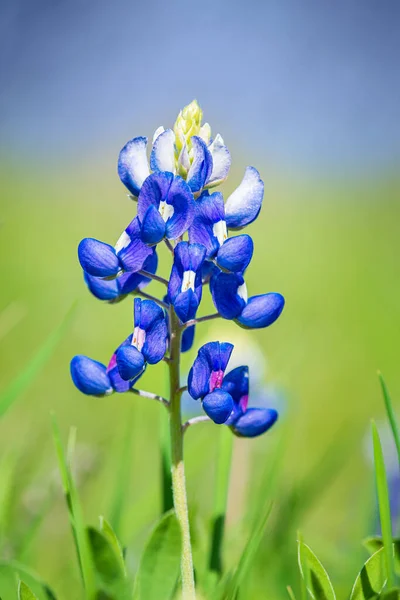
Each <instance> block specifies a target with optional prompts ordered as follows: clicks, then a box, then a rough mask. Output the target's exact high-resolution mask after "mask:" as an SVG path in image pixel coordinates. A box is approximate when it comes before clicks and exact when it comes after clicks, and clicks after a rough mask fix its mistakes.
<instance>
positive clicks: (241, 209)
mask: <svg viewBox="0 0 400 600" xmlns="http://www.w3.org/2000/svg"><path fill="white" fill-rule="evenodd" d="M263 196H264V182H263V181H262V180H261V179H260V174H259V172H258V171H257V169H255V168H254V167H247V169H246V172H245V174H244V177H243V180H242V183H241V184H240V185H239V187H238V188H236V190H235V191H234V192H233V193H232V194H231V195H230V196H229V198H228V199H227V201H226V204H225V217H226V224H227V225H228V227H229V228H230V229H242V227H245V226H246V225H249V224H250V223H252V222H253V221H254V220H255V219H256V218H257V217H258V214H259V212H260V210H261V204H262V200H263Z"/></svg>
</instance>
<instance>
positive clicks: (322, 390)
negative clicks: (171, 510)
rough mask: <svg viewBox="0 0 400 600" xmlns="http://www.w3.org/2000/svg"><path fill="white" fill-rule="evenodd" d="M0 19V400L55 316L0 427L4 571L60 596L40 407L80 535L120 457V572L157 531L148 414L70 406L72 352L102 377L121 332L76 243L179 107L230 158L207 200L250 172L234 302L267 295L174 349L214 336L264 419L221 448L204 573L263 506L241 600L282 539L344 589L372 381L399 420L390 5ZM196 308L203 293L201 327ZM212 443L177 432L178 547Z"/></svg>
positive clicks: (120, 211) (109, 503) (46, 11)
mask: <svg viewBox="0 0 400 600" xmlns="http://www.w3.org/2000/svg"><path fill="white" fill-rule="evenodd" d="M0 15H1V19H0V33H1V35H0V74H1V90H0V127H1V139H0V156H1V166H0V183H1V186H0V195H1V229H0V271H1V282H2V283H1V299H0V309H1V312H0V352H1V366H2V368H1V373H0V385H1V388H2V389H3V390H6V389H7V386H8V385H9V384H10V383H11V382H12V381H13V380H14V378H15V377H16V376H17V375H18V373H20V372H21V370H22V369H23V368H24V365H26V364H27V363H28V361H29V360H30V359H31V358H32V357H33V356H35V353H36V352H37V350H38V348H39V347H40V346H41V345H42V344H43V342H44V341H45V340H46V338H47V337H48V336H49V335H50V333H51V332H52V331H53V330H54V328H56V327H57V326H58V324H59V323H60V322H61V320H62V319H63V317H64V315H65V314H66V312H67V311H68V309H69V308H70V306H71V305H72V303H73V302H74V301H76V300H77V309H76V313H75V316H74V318H73V320H72V324H71V326H70V327H69V328H68V330H67V331H66V333H65V335H64V336H63V338H62V340H61V342H60V343H59V344H58V346H57V348H56V350H55V352H54V354H53V356H52V357H51V359H50V360H49V361H48V362H47V363H46V365H45V367H44V368H43V369H42V371H41V373H40V375H39V376H38V377H37V378H36V379H35V381H34V383H33V384H32V385H31V386H30V387H29V389H28V390H27V391H26V392H24V393H23V394H22V395H21V396H20V397H19V399H18V403H16V404H15V405H14V406H13V407H12V409H11V410H9V411H8V412H7V413H6V414H5V415H4V417H3V418H2V421H1V423H0V428H1V435H0V453H1V457H2V459H1V460H2V462H1V465H2V466H1V469H0V471H1V473H2V475H1V479H2V486H1V490H0V500H1V501H0V508H1V510H0V549H1V555H2V558H3V559H5V558H13V559H17V560H23V561H24V562H25V563H27V564H28V565H29V566H30V567H31V568H33V569H35V570H36V571H38V572H39V573H40V574H41V576H42V577H43V578H44V579H46V580H47V581H49V582H50V583H51V584H52V585H53V587H54V588H55V589H56V591H57V592H58V593H59V597H60V598H61V599H71V598H73V599H75V598H80V597H81V589H80V584H79V573H78V570H77V567H76V563H75V562H74V549H73V542H72V538H71V535H70V530H69V523H68V517H67V512H66V509H65V507H64V501H63V498H62V495H61V492H60V490H59V488H58V486H57V483H55V482H57V473H56V458H55V452H54V449H53V443H52V439H51V428H50V412H51V411H54V412H55V414H56V417H57V420H58V422H59V424H60V427H61V430H62V433H63V436H64V437H66V436H67V432H68V430H69V428H70V426H76V427H77V432H78V442H79V444H78V467H77V479H78V482H79V490H80V493H81V497H82V502H83V505H84V511H85V516H86V519H87V521H88V522H90V523H94V522H96V519H97V516H98V515H100V514H105V515H109V514H110V512H113V511H115V506H114V504H113V503H114V498H115V494H114V489H115V485H116V482H117V481H118V477H119V473H120V468H121V463H123V460H124V459H125V460H128V461H129V462H128V464H129V471H130V477H129V478H127V481H126V492H125V494H124V498H125V501H124V506H123V511H122V515H121V519H120V523H119V524H118V529H119V533H120V536H121V538H122V541H123V543H124V544H125V545H127V546H128V556H129V561H130V564H131V566H132V569H134V568H135V565H136V564H137V560H138V556H139V553H140V550H141V548H142V546H143V540H144V539H145V536H146V534H147V532H148V529H149V527H150V526H151V524H152V523H153V522H154V520H155V519H156V518H157V516H158V515H159V512H160V502H161V500H160V461H159V442H158V439H159V431H160V426H162V422H161V421H162V416H163V415H161V412H162V409H161V407H158V406H157V405H155V406H153V405H152V404H151V403H150V402H146V401H144V400H142V399H139V398H137V399H135V397H132V398H130V397H129V398H125V397H116V396H112V397H109V398H106V399H94V398H87V397H84V396H82V395H80V394H79V393H78V392H77V391H76V390H75V389H74V387H73V385H72V383H71V381H70V377H69V368H68V364H69V360H70V358H71V357H72V356H73V355H74V354H76V353H83V354H87V355H89V356H93V357H94V358H96V359H98V360H101V361H103V362H106V361H107V360H108V358H109V356H110V355H111V353H112V351H113V350H114V348H115V347H116V346H117V345H118V344H119V343H120V341H121V340H122V339H124V338H125V337H126V335H127V334H128V333H129V332H130V330H131V318H132V315H131V312H132V304H131V302H130V301H129V300H125V301H124V302H123V303H121V304H118V305H115V306H108V305H106V304H102V303H100V302H98V301H96V300H95V299H94V298H93V297H91V296H90V294H89V292H88V291H87V290H86V288H85V286H84V283H83V280H82V274H81V271H80V267H79V265H78V261H77V255H76V248H77V245H78V243H79V241H80V239H81V238H82V237H86V236H92V237H96V238H98V239H102V240H107V241H109V242H110V243H114V241H115V240H116V239H117V238H118V236H119V234H120V232H121V231H122V230H123V229H124V227H125V226H126V224H127V223H128V222H129V221H130V220H131V219H132V218H133V216H134V210H135V209H134V206H133V205H132V203H131V202H130V200H129V199H128V198H127V197H126V190H125V189H124V188H123V186H122V184H121V183H120V182H119V179H118V176H117V174H116V160H117V156H118V152H119V150H120V148H121V147H122V146H123V145H124V144H125V142H126V141H127V140H128V139H130V138H131V137H134V136H135V135H148V136H151V135H152V133H153V131H154V130H155V129H156V127H158V126H159V125H161V124H163V125H164V126H170V125H172V123H173V122H174V120H175V118H176V115H177V112H178V110H179V109H180V108H182V107H183V106H184V105H185V104H187V103H188V102H190V101H191V100H192V99H193V98H197V99H198V101H199V103H200V104H201V106H202V108H203V110H204V115H205V120H206V121H208V122H209V123H210V124H211V127H212V129H213V132H214V133H217V132H220V133H221V134H222V135H223V137H224V139H225V141H226V143H227V144H228V146H229V148H230V151H231V154H232V157H233V168H232V170H231V173H230V177H229V179H228V181H227V182H226V184H225V185H224V191H226V193H229V192H230V191H232V190H233V189H234V188H235V187H236V186H237V185H238V183H239V182H240V180H241V177H242V174H243V171H244V168H245V167H246V166H247V165H248V164H253V165H254V166H256V167H257V168H258V169H259V170H260V172H261V175H262V177H263V179H264V180H265V184H266V193H265V200H264V207H263V210H262V213H261V216H260V218H259V219H258V220H257V222H256V223H254V224H253V225H252V226H251V229H250V230H249V233H250V234H251V235H252V236H253V239H254V241H255V248H256V252H255V256H254V259H253V261H252V264H251V266H250V268H249V270H248V275H247V285H248V289H249V292H250V294H252V295H254V294H257V293H262V292H264V291H279V292H281V293H282V294H284V296H285V298H286V308H285V311H284V313H283V315H282V317H281V318H280V320H279V321H278V322H277V323H276V324H274V325H273V326H272V327H271V328H270V329H266V330H262V331H258V332H256V333H253V334H248V333H246V332H243V331H241V330H238V329H236V326H235V325H234V324H232V323H228V322H222V323H219V324H218V325H216V324H215V323H213V324H212V325H209V326H208V325H206V324H204V325H203V326H202V328H201V329H200V328H199V330H198V332H197V338H196V346H195V348H196V347H197V345H200V344H201V343H202V342H204V341H206V340H208V339H210V338H213V339H216V337H215V336H217V335H218V336H219V337H225V339H227V340H230V339H232V340H234V341H235V342H236V346H237V348H236V353H237V356H236V360H243V361H247V360H250V364H251V367H252V369H253V371H254V373H253V374H254V376H255V378H256V382H257V385H256V386H254V390H255V393H254V395H253V402H254V403H256V402H261V403H262V402H270V404H273V405H274V406H278V407H279V409H280V411H281V419H280V421H279V422H278V424H277V425H276V426H275V427H274V429H273V430H272V431H271V432H270V433H269V434H267V435H265V436H264V437H262V438H260V439H257V440H253V441H251V440H250V441H246V440H236V442H235V449H234V462H233V471H232V481H231V489H230V496H229V512H228V531H227V536H228V543H227V558H226V562H227V565H228V566H232V565H234V564H235V561H237V557H238V556H239V555H240V551H241V549H242V548H243V545H244V541H245V539H246V536H247V534H248V530H249V519H250V516H249V515H251V514H252V511H253V512H254V510H255V507H256V506H258V504H259V503H260V502H261V503H262V501H263V499H264V496H265V497H266V499H267V497H269V495H271V496H272V497H273V498H274V510H273V514H272V516H271V519H270V522H269V524H268V528H267V530H266V533H265V538H264V540H263V543H262V547H261V549H260V551H259V553H258V555H257V560H256V561H255V564H254V567H253V573H252V577H251V579H250V581H249V582H248V584H247V588H246V591H245V593H244V594H243V598H277V599H280V598H285V594H286V591H285V586H286V585H287V584H291V585H293V587H294V588H296V586H297V574H296V530H297V529H301V531H302V533H303V535H304V537H305V539H306V541H307V542H308V543H309V544H310V546H311V547H312V548H313V549H314V550H315V551H316V553H317V554H318V556H319V557H320V558H321V559H322V560H323V562H324V563H325V565H326V567H327V568H328V570H329V572H330V573H331V575H332V579H333V581H334V583H335V584H336V585H337V588H338V590H339V592H338V593H339V595H340V597H345V595H346V593H348V591H349V588H350V587H351V583H352V581H353V580H354V578H355V575H356V572H357V570H358V569H359V568H360V566H361V564H362V562H363V559H364V558H365V556H366V553H365V551H364V550H363V548H362V546H361V539H362V538H363V537H365V536H366V535H368V534H371V533H374V532H375V530H376V518H375V509H374V503H375V497H374V491H373V472H372V468H371V464H370V459H369V458H368V456H369V453H368V442H367V441H366V437H367V436H368V428H369V422H370V418H371V417H375V418H377V419H378V421H379V420H380V419H382V418H383V414H384V411H383V403H382V400H381V395H380V390H379V386H378V382H377V377H376V370H377V369H378V368H379V369H381V370H382V371H383V373H384V375H385V377H386V380H387V382H388V384H389V387H390V389H391V393H392V396H393V398H394V401H395V403H397V406H398V399H399V398H400V375H399V350H398V349H399V334H400V308H399V298H400V266H399V265H400V263H399V250H400V219H399V217H400V210H399V198H400V194H399V192H400V180H399V175H398V172H399V171H398V167H399V165H400V124H399V123H400V118H399V117H400V115H399V106H400V76H399V52H400V47H399V46H400V42H399V36H398V32H399V27H400V5H399V3H398V2H397V1H396V0H386V1H385V2H375V1H373V0H337V1H336V2H330V1H328V0H323V1H319V0H302V1H301V2H299V1H296V0H284V1H281V0H268V1H266V2H261V0H260V1H255V0H248V1H244V0H233V1H229V0H203V1H202V2H201V3H197V2H193V3H188V2H184V1H181V0H171V1H169V2H162V1H161V0H153V2H138V1H128V0H121V1H119V2H108V1H106V0H96V1H93V0H70V1H69V2H65V1H63V0H52V1H49V0H37V1H36V2H30V1H28V0H3V1H2V3H1V8H0ZM167 260H168V257H167V256H164V257H163V258H162V260H161V267H160V272H162V273H164V274H165V275H168V262H167ZM152 286H153V291H155V292H156V291H160V290H158V289H157V285H156V284H152ZM211 309H212V306H211V301H210V299H209V298H208V296H206V298H205V300H204V302H203V308H202V311H203V314H206V313H207V312H208V311H209V310H211ZM195 348H194V349H193V352H192V353H190V355H188V356H185V357H184V370H186V371H187V370H188V368H189V367H190V364H191V360H193V356H194V354H195ZM238 357H239V358H238ZM165 377H166V372H165V369H164V367H163V365H161V366H158V367H155V368H154V369H152V370H149V372H148V373H147V374H146V376H145V377H144V378H143V379H142V387H143V388H144V389H149V390H150V389H151V390H153V391H159V392H161V393H162V392H163V391H165V386H166V380H165ZM187 408H188V409H191V408H192V407H191V405H187ZM382 431H384V430H383V429H382ZM127 432H129V435H128V438H129V439H130V444H128V445H127V444H126V439H127ZM218 436H219V433H218V429H217V428H216V427H215V426H211V425H202V426H199V427H198V429H193V431H190V432H189V433H188V435H187V440H186V457H187V479H188V489H189V501H190V504H191V507H192V520H193V531H194V536H195V538H196V544H197V546H196V547H197V548H198V549H199V550H198V554H199V555H200V554H201V552H200V550H201V548H202V547H204V545H205V544H206V541H205V540H206V534H207V527H208V525H209V518H210V514H211V509H212V502H213V493H212V490H213V484H214V481H215V468H214V467H215V462H216V455H217V452H218ZM387 454H388V456H387V460H388V461H390V456H389V454H390V450H388V453H387ZM272 465H275V467H274V469H272V471H273V472H272V471H271V472H270V471H269V469H271V468H272ZM268 482H270V486H269V488H268ZM266 490H268V491H266ZM113 514H114V513H113ZM343 556H346V560H345V561H343ZM198 560H199V561H201V560H202V559H201V558H199V559H198ZM0 571H1V569H0ZM4 578H5V575H4ZM0 585H6V584H5V583H3V582H2V580H1V577H0ZM0 593H1V589H0ZM6 593H9V592H4V591H3V595H4V594H6ZM9 597H10V598H11V597H12V596H9ZM4 598H5V600H7V598H8V596H7V595H4Z"/></svg>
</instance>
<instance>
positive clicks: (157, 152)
mask: <svg viewBox="0 0 400 600" xmlns="http://www.w3.org/2000/svg"><path fill="white" fill-rule="evenodd" d="M150 167H151V169H152V170H153V171H168V172H170V173H174V174H175V134H174V132H173V131H172V129H167V130H166V131H163V132H162V133H160V135H159V136H158V137H157V139H156V140H155V142H154V144H153V150H152V152H151V156H150Z"/></svg>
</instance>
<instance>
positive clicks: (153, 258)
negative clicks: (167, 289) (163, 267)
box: [137, 248, 158, 290]
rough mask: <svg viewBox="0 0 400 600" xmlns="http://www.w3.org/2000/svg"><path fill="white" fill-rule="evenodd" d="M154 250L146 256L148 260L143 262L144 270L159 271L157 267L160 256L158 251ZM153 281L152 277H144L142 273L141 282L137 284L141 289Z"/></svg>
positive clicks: (149, 271)
mask: <svg viewBox="0 0 400 600" xmlns="http://www.w3.org/2000/svg"><path fill="white" fill-rule="evenodd" d="M152 250H153V252H152V254H150V256H149V257H148V258H146V260H145V261H144V264H143V270H144V271H147V272H148V273H153V274H154V273H155V272H156V271H157V267H158V256H157V253H156V251H155V249H154V248H152ZM150 282H151V279H149V278H148V277H142V276H141V275H140V282H139V284H138V285H137V288H138V289H139V290H143V289H144V288H145V287H146V285H148V284H149V283H150Z"/></svg>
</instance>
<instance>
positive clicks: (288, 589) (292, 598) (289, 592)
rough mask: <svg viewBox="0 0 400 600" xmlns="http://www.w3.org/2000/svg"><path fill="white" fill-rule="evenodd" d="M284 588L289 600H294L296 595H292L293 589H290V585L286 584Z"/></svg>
mask: <svg viewBox="0 0 400 600" xmlns="http://www.w3.org/2000/svg"><path fill="white" fill-rule="evenodd" d="M286 589H287V593H288V594H289V598H290V600H296V596H295V595H294V593H293V590H292V588H291V587H290V585H288V586H287V587H286Z"/></svg>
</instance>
